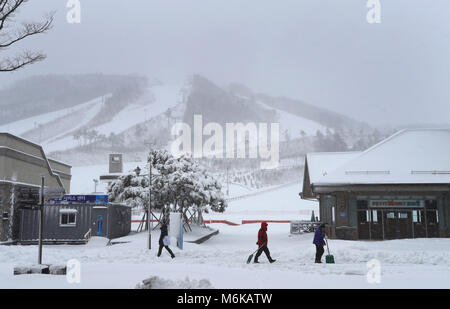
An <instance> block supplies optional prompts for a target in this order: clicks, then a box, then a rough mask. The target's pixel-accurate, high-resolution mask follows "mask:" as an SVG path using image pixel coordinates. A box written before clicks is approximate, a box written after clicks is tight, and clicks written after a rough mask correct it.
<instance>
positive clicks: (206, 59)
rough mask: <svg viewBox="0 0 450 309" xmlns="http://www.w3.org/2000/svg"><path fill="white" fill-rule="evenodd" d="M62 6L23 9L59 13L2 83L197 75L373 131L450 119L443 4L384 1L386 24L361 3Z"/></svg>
mask: <svg viewBox="0 0 450 309" xmlns="http://www.w3.org/2000/svg"><path fill="white" fill-rule="evenodd" d="M66 2H67V1H66V0H31V1H30V3H29V4H27V5H26V7H24V8H23V9H22V11H21V13H20V14H19V16H18V18H19V20H24V19H25V20H29V19H30V18H31V19H33V18H34V19H39V17H40V16H41V14H42V13H44V12H46V11H49V10H57V14H56V20H55V27H54V29H52V31H51V32H50V33H48V34H46V35H45V36H40V37H36V38H33V39H30V40H29V41H28V42H27V43H26V44H21V45H20V47H22V48H27V47H32V48H34V49H36V50H43V51H45V52H46V53H47V55H48V59H47V60H45V61H44V62H42V63H39V64H36V65H33V66H30V67H27V68H26V69H23V70H21V71H20V72H17V73H11V74H10V73H8V74H0V87H2V86H4V85H7V84H8V83H10V82H11V81H13V80H16V79H20V78H23V77H27V76H31V75H36V74H49V73H94V72H103V73H121V74H122V73H124V74H129V73H139V74H145V75H148V76H150V77H157V78H159V79H161V80H163V81H166V82H172V81H180V80H183V79H185V77H186V76H188V75H190V74H193V73H199V74H202V75H204V76H205V77H207V78H210V79H211V80H212V81H214V82H216V83H218V84H220V85H226V84H228V83H230V82H241V83H243V84H246V85H248V86H249V87H250V88H252V89H254V90H256V91H260V92H266V93H269V94H272V95H285V96H289V97H292V98H295V99H300V100H303V101H305V102H308V103H311V104H314V105H317V106H321V107H325V108H329V109H331V110H334V111H338V112H341V113H344V114H347V115H348V116H350V117H353V118H355V119H359V120H363V121H367V122H369V123H370V124H372V125H376V126H383V125H386V124H388V123H390V124H408V123H417V122H420V123H444V122H446V123H450V1H448V0H433V1H429V0H395V1H392V0H381V4H382V11H381V13H382V15H381V24H368V23H367V22H366V14H367V12H368V9H367V8H366V0H304V1H302V0H283V1H279V0H278V1H277V0H160V1H157V0H127V1H118V0H81V4H82V9H81V14H82V15H81V16H82V22H81V24H68V23H67V21H66V14H67V11H68V9H67V8H66ZM13 51H14V49H13V50H10V51H9V53H11V52H13ZM1 55H2V54H0V56H1ZM0 100H1V98H0Z"/></svg>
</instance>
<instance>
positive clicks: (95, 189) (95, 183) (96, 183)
mask: <svg viewBox="0 0 450 309" xmlns="http://www.w3.org/2000/svg"><path fill="white" fill-rule="evenodd" d="M93 180H94V194H96V193H97V185H98V179H93Z"/></svg>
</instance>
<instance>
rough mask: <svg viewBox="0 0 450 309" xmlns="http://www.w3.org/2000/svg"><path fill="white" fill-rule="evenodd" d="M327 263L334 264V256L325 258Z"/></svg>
mask: <svg viewBox="0 0 450 309" xmlns="http://www.w3.org/2000/svg"><path fill="white" fill-rule="evenodd" d="M325 261H326V263H327V264H334V256H333V255H327V256H326V257H325Z"/></svg>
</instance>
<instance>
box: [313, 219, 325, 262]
mask: <svg viewBox="0 0 450 309" xmlns="http://www.w3.org/2000/svg"><path fill="white" fill-rule="evenodd" d="M324 228H325V223H323V224H321V225H320V226H319V227H318V228H317V229H316V232H315V233H314V240H313V244H315V245H316V263H322V255H323V253H324V251H325V250H324V249H323V246H325V240H324V238H325V233H324V232H323V229H324Z"/></svg>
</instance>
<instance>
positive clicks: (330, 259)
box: [325, 238, 334, 264]
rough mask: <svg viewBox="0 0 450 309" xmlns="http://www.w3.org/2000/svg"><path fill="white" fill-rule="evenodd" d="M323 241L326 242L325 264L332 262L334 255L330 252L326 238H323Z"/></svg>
mask: <svg viewBox="0 0 450 309" xmlns="http://www.w3.org/2000/svg"><path fill="white" fill-rule="evenodd" d="M325 242H326V243H327V250H328V255H327V256H326V257H325V262H326V263H327V264H334V256H333V255H331V254H330V247H328V240H327V239H326V238H325Z"/></svg>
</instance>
